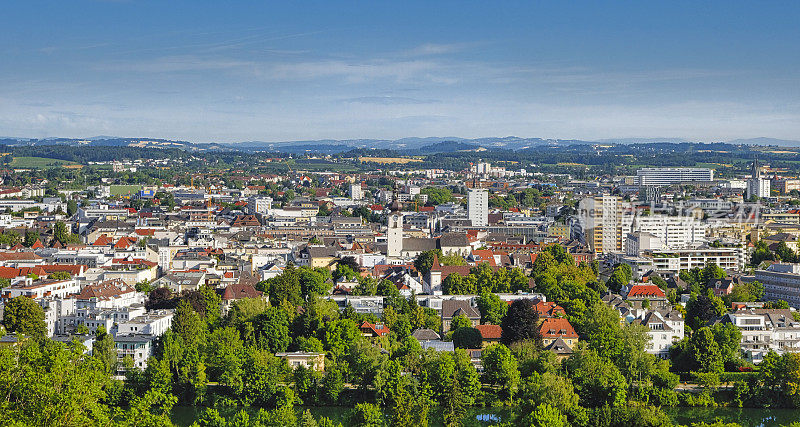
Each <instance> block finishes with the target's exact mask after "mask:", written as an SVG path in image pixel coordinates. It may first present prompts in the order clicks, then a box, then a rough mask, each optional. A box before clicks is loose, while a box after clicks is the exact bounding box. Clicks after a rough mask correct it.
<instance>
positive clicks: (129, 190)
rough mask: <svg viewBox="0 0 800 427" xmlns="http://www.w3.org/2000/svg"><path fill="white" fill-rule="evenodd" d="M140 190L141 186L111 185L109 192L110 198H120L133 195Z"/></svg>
mask: <svg viewBox="0 0 800 427" xmlns="http://www.w3.org/2000/svg"><path fill="white" fill-rule="evenodd" d="M141 189H142V186H141V185H111V186H109V191H110V192H111V195H112V196H121V195H123V194H133V193H135V192H137V191H139V190H141Z"/></svg>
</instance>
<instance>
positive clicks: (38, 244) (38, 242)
mask: <svg viewBox="0 0 800 427" xmlns="http://www.w3.org/2000/svg"><path fill="white" fill-rule="evenodd" d="M43 248H44V245H43V244H42V241H41V240H39V239H36V242H34V243H33V246H31V249H43Z"/></svg>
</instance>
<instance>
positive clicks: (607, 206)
mask: <svg viewBox="0 0 800 427" xmlns="http://www.w3.org/2000/svg"><path fill="white" fill-rule="evenodd" d="M627 205H628V204H627V203H623V201H622V198H620V197H617V196H609V195H602V196H597V197H589V198H585V199H583V200H581V201H580V203H579V205H578V212H579V216H580V220H581V222H582V224H581V226H582V228H583V232H584V236H585V238H586V243H587V244H588V245H589V247H590V248H591V249H592V250H593V251H595V252H597V253H613V252H622V251H624V249H625V237H626V235H627V233H628V231H630V224H631V221H632V219H633V217H632V216H631V215H627V214H626V210H627V208H628V206H627Z"/></svg>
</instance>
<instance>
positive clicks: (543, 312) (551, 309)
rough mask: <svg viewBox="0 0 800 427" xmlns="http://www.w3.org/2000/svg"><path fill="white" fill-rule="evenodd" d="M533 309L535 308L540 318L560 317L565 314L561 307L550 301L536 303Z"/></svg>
mask: <svg viewBox="0 0 800 427" xmlns="http://www.w3.org/2000/svg"><path fill="white" fill-rule="evenodd" d="M534 308H536V311H537V312H539V316H540V317H554V316H556V315H558V314H561V315H566V314H567V312H566V311H564V308H563V307H561V306H560V305H558V304H556V303H554V302H552V301H549V302H542V301H539V302H538V303H536V305H535V306H534Z"/></svg>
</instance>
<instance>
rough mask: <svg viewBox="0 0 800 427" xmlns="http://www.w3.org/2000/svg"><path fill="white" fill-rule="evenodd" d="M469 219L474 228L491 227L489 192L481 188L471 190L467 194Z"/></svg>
mask: <svg viewBox="0 0 800 427" xmlns="http://www.w3.org/2000/svg"><path fill="white" fill-rule="evenodd" d="M467 217H468V218H469V219H470V220H471V221H472V226H473V227H485V226H487V225H489V192H488V191H486V190H483V189H479V188H473V189H470V190H469V193H468V194H467Z"/></svg>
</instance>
